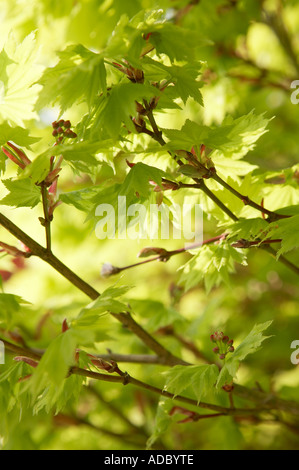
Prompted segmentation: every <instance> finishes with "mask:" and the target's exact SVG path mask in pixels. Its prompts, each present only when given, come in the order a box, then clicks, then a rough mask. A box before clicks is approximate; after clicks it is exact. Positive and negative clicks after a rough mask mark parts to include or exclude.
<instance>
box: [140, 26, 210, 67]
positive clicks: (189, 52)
mask: <svg viewBox="0 0 299 470" xmlns="http://www.w3.org/2000/svg"><path fill="white" fill-rule="evenodd" d="M147 32H148V33H151V36H150V39H149V41H150V43H151V44H152V45H153V46H155V48H156V51H157V53H158V54H166V55H167V56H168V57H169V59H170V60H171V61H172V62H173V61H175V60H178V61H183V60H186V61H192V60H193V58H194V53H195V49H196V48H198V47H200V46H203V45H207V44H211V42H209V41H207V40H206V39H205V38H203V36H202V35H201V34H200V32H199V31H194V30H193V31H191V30H187V29H184V28H182V27H178V26H176V25H174V24H171V23H169V22H163V23H156V24H155V25H152V26H150V27H149V28H148V31H147Z"/></svg>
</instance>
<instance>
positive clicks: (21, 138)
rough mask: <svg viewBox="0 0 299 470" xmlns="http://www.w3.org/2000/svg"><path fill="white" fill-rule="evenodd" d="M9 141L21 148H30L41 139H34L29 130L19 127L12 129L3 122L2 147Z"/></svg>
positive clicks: (0, 127)
mask: <svg viewBox="0 0 299 470" xmlns="http://www.w3.org/2000/svg"><path fill="white" fill-rule="evenodd" d="M9 140H10V141H12V142H14V143H16V144H17V145H18V146H20V147H26V148H30V146H31V145H32V144H34V143H35V142H38V141H39V140H40V137H32V136H31V135H30V131H29V130H28V129H23V128H22V127H19V126H15V127H12V126H10V125H9V124H8V123H7V122H3V123H2V124H0V145H3V144H5V143H6V142H8V141H9Z"/></svg>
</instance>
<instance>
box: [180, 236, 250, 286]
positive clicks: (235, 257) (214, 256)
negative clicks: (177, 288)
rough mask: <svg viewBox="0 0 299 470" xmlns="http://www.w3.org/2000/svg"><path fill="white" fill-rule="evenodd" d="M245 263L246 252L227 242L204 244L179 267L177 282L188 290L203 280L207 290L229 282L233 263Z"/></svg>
mask: <svg viewBox="0 0 299 470" xmlns="http://www.w3.org/2000/svg"><path fill="white" fill-rule="evenodd" d="M235 262H238V263H240V264H243V265H245V264H246V253H245V252H244V250H243V251H241V250H238V249H236V248H233V247H231V246H230V245H228V244H227V243H221V244H219V245H204V246H202V247H201V248H200V249H199V251H198V253H197V254H196V255H195V256H193V258H191V260H189V261H188V262H187V263H186V264H185V265H183V266H181V267H180V268H179V269H180V270H182V271H183V273H182V274H181V277H180V280H179V284H183V285H184V287H185V290H186V291H188V290H190V289H191V288H192V287H195V286H196V285H198V284H199V283H200V282H201V281H202V280H204V283H205V287H206V290H207V292H209V291H210V290H211V288H212V287H213V286H217V285H219V284H220V282H223V281H224V282H225V283H226V284H229V274H230V273H233V272H234V271H235V265H234V263H235Z"/></svg>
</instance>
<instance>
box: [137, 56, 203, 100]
mask: <svg viewBox="0 0 299 470" xmlns="http://www.w3.org/2000/svg"><path fill="white" fill-rule="evenodd" d="M142 65H143V69H144V71H145V75H146V77H147V78H148V79H153V80H158V79H160V80H162V79H164V80H168V81H171V82H172V83H173V84H174V87H170V88H171V89H174V90H175V95H174V97H177V98H181V99H182V100H183V102H184V103H185V104H186V101H187V99H188V98H189V97H191V98H193V99H194V100H195V101H197V102H198V103H199V104H200V105H201V106H203V100H202V94H201V92H200V90H199V88H200V87H201V86H202V82H199V81H198V80H197V79H198V76H199V73H200V68H201V64H200V63H198V62H196V63H188V64H183V65H171V66H167V65H165V64H163V63H161V62H158V61H156V60H153V59H150V58H149V57H144V59H143V62H142ZM168 89H169V88H166V90H168ZM164 93H165V91H164V92H163V94H162V97H161V99H163V96H164Z"/></svg>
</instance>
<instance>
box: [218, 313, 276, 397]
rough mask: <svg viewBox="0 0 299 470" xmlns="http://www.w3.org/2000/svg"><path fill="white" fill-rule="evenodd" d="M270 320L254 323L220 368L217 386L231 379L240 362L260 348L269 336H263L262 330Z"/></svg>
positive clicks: (269, 323) (267, 325)
mask: <svg viewBox="0 0 299 470" xmlns="http://www.w3.org/2000/svg"><path fill="white" fill-rule="evenodd" d="M271 323H272V321H267V322H265V323H260V324H258V325H255V326H254V327H253V329H252V330H251V332H250V333H249V334H248V335H247V336H246V338H245V339H244V340H243V341H242V342H241V343H240V344H239V346H238V347H237V348H236V349H235V351H234V352H233V353H232V355H231V356H230V357H228V359H226V361H225V364H224V366H223V367H222V369H221V372H220V374H219V377H218V380H217V387H218V388H219V387H222V386H223V385H224V384H225V383H226V382H227V381H229V380H232V379H233V378H234V377H235V376H236V373H237V371H238V368H239V365H240V363H241V362H242V361H243V360H244V359H245V358H246V357H247V356H248V355H249V354H253V353H255V352H256V351H258V350H259V349H260V346H261V344H262V342H263V341H264V340H265V339H267V338H270V336H264V335H263V331H264V330H266V329H267V328H269V326H270V325H271Z"/></svg>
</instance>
